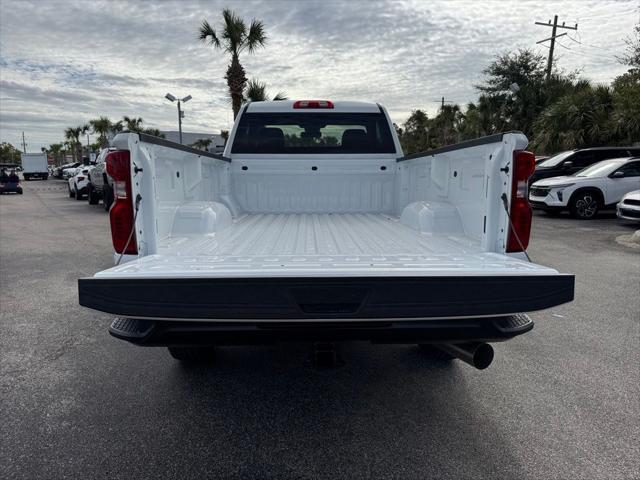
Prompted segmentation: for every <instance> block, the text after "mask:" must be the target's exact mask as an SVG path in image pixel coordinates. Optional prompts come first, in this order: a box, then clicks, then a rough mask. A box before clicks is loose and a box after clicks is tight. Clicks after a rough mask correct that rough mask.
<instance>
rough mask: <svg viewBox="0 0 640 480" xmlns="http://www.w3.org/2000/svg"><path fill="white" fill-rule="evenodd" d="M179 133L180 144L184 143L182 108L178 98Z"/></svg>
mask: <svg viewBox="0 0 640 480" xmlns="http://www.w3.org/2000/svg"><path fill="white" fill-rule="evenodd" d="M178 133H179V134H180V145H182V110H181V109H180V100H178Z"/></svg>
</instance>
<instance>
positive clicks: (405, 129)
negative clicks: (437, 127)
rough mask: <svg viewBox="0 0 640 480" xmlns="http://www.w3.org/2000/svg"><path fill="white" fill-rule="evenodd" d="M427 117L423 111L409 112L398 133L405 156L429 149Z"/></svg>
mask: <svg viewBox="0 0 640 480" xmlns="http://www.w3.org/2000/svg"><path fill="white" fill-rule="evenodd" d="M429 128H430V125H429V117H428V116H427V114H426V112H424V111H423V110H420V109H417V110H413V111H412V112H411V115H409V118H407V120H406V121H405V122H404V124H403V126H402V128H400V129H399V131H400V143H401V144H402V150H403V151H404V153H405V154H407V155H410V154H412V153H417V152H422V151H425V150H429V149H430V148H431V142H430V136H429V133H430V132H429Z"/></svg>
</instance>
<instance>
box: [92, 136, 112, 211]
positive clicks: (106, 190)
mask: <svg viewBox="0 0 640 480" xmlns="http://www.w3.org/2000/svg"><path fill="white" fill-rule="evenodd" d="M113 150H114V149H113V148H111V149H109V148H103V149H102V150H101V151H100V153H99V154H98V157H97V158H96V165H95V167H94V168H93V169H92V170H91V172H90V173H89V185H88V186H87V197H88V199H89V203H90V204H91V205H97V204H98V202H99V201H100V199H102V203H104V209H105V210H107V211H109V208H110V207H111V204H112V203H113V180H112V179H111V178H110V177H109V175H108V173H107V169H106V162H105V160H106V158H107V154H108V153H109V152H110V151H113Z"/></svg>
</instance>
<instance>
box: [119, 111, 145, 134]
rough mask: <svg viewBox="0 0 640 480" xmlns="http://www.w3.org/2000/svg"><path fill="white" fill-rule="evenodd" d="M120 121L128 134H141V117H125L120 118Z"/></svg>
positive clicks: (142, 121)
mask: <svg viewBox="0 0 640 480" xmlns="http://www.w3.org/2000/svg"><path fill="white" fill-rule="evenodd" d="M122 121H123V122H124V125H125V129H126V130H128V131H130V132H141V131H142V124H143V123H144V120H142V117H137V118H136V117H127V116H126V115H125V116H124V117H122Z"/></svg>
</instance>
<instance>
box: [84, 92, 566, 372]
mask: <svg viewBox="0 0 640 480" xmlns="http://www.w3.org/2000/svg"><path fill="white" fill-rule="evenodd" d="M113 144H114V146H115V148H116V150H115V151H112V152H110V153H109V155H108V157H107V170H108V172H109V175H110V176H111V177H112V178H113V179H114V186H115V195H114V196H115V203H114V205H113V206H112V207H111V209H110V221H111V232H112V237H113V245H114V248H115V256H116V258H117V259H118V263H119V264H118V265H117V266H115V267H113V268H109V269H107V270H104V271H102V272H98V273H97V274H95V275H94V276H93V277H91V278H82V279H80V280H79V297H80V304H81V305H84V306H86V307H89V308H92V309H95V310H100V311H103V312H108V313H111V314H115V315H117V318H116V319H115V320H114V322H113V324H112V325H111V328H110V332H111V334H112V335H114V336H116V337H118V338H121V339H125V340H128V341H130V342H133V343H136V344H139V345H154V346H168V347H169V350H170V352H171V353H172V355H173V356H174V357H176V358H179V359H181V360H196V359H202V358H207V357H208V356H209V355H210V354H211V347H212V346H213V345H228V344H251V343H270V342H279V341H287V340H308V341H312V342H333V341H337V340H367V341H372V342H376V343H413V344H421V345H423V346H425V350H431V351H432V352H433V351H437V352H440V353H443V354H445V355H447V356H451V357H458V358H460V359H462V360H464V361H466V362H467V363H470V364H472V365H474V366H476V367H478V368H485V367H486V366H488V364H489V363H490V362H491V359H492V358H493V350H492V348H491V346H490V345H489V344H488V342H498V341H503V340H507V339H510V338H512V337H514V336H516V335H519V334H522V333H525V332H527V331H529V330H530V329H531V328H532V327H533V322H532V321H531V320H530V319H529V317H527V316H526V315H524V314H523V313H524V312H530V311H534V310H540V309H545V308H549V307H553V306H555V305H559V304H561V303H564V302H569V301H571V300H572V299H573V295H574V277H573V275H569V274H561V273H558V272H557V271H556V270H554V269H551V268H548V267H545V266H541V265H537V264H535V263H531V262H529V261H528V259H527V256H526V253H525V249H526V247H527V244H528V241H529V231H530V227H531V207H530V206H529V203H528V199H527V179H528V177H529V176H530V175H531V173H532V172H533V169H534V165H535V158H534V156H533V154H531V153H529V152H526V151H525V147H526V146H527V139H526V138H525V136H524V135H523V134H521V133H518V132H512V133H505V134H499V135H492V136H490V137H484V138H480V139H477V140H473V141H468V142H464V143H461V144H458V145H452V146H448V147H443V148H439V149H436V150H432V151H429V152H425V153H420V154H414V155H408V156H405V155H404V154H403V152H402V148H401V146H400V143H399V141H398V138H397V136H396V134H395V130H394V128H393V126H392V123H391V121H390V119H389V116H388V114H387V112H386V110H385V109H384V108H383V107H381V106H380V105H377V104H374V103H363V102H335V103H333V102H329V101H311V100H309V101H278V102H255V103H249V104H248V105H246V106H245V107H244V108H243V109H242V111H241V112H240V114H239V115H238V118H237V119H236V122H235V125H234V127H233V129H232V131H231V134H230V137H229V141H228V143H227V145H226V148H225V151H224V153H223V155H216V154H211V153H208V152H203V151H199V150H194V149H191V148H188V147H184V146H182V145H177V144H175V143H171V142H168V141H166V140H163V139H159V138H155V137H151V136H148V135H145V134H137V133H121V134H119V135H117V136H116V137H115V139H114V141H113Z"/></svg>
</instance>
